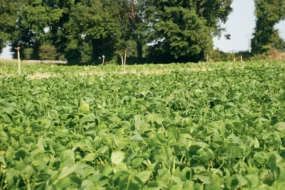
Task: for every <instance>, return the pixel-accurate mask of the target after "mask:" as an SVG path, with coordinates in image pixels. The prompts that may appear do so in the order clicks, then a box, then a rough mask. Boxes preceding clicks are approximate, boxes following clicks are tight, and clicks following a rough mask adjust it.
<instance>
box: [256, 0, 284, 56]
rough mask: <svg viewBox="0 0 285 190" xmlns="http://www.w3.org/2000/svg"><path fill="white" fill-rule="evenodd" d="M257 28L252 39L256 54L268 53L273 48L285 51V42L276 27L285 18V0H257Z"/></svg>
mask: <svg viewBox="0 0 285 190" xmlns="http://www.w3.org/2000/svg"><path fill="white" fill-rule="evenodd" d="M255 7H256V10H255V15H256V18H257V20H256V27H255V32H254V34H253V35H254V38H253V39H252V42H251V45H252V51H253V52H254V53H266V52H268V51H270V50H271V49H272V48H275V49H277V50H279V51H285V41H284V39H282V38H280V36H279V31H278V30H276V29H274V26H275V25H276V24H277V23H278V22H280V20H283V19H284V18H285V1H284V0H255Z"/></svg>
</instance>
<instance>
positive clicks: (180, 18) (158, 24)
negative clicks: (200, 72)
mask: <svg viewBox="0 0 285 190" xmlns="http://www.w3.org/2000/svg"><path fill="white" fill-rule="evenodd" d="M231 2H232V0H220V1H210V0H202V1H201V0H169V1H164V0H157V1H152V0H145V4H144V6H145V8H146V12H145V13H146V21H147V23H146V25H147V26H148V30H147V36H148V42H149V43H152V46H151V48H150V50H149V51H150V55H151V57H152V58H158V59H156V60H155V59H154V61H158V62H161V61H163V62H172V61H182V62H186V61H199V60H201V59H203V58H205V56H206V54H207V53H209V52H210V51H211V50H212V47H213V42H212V35H219V34H220V32H221V31H222V29H221V27H220V25H219V23H220V22H225V21H226V19H227V16H228V14H229V13H230V12H231V7H230V5H231ZM157 55H159V56H157Z"/></svg>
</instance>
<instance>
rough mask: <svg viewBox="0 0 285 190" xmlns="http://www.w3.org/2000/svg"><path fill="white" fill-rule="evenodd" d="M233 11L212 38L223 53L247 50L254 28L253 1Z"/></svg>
mask: <svg viewBox="0 0 285 190" xmlns="http://www.w3.org/2000/svg"><path fill="white" fill-rule="evenodd" d="M232 8H233V11H232V13H231V14H230V15H229V18H228V20H227V22H226V23H225V25H224V27H225V28H226V31H225V32H224V33H223V35H222V36H221V38H214V46H215V48H218V49H220V50H222V51H224V52H238V51H242V50H249V48H250V46H249V45H250V39H251V38H252V33H253V30H254V27H255V16H254V2H253V0H234V2H233V4H232ZM276 28H277V29H279V32H280V36H281V37H282V38H283V39H285V21H282V22H280V23H279V24H277V25H276ZM225 34H230V35H231V39H230V40H226V39H225V37H224V35H225ZM11 57H12V56H11V55H10V52H9V47H7V48H5V49H4V50H3V53H2V54H1V55H0V58H5V59H9V58H11Z"/></svg>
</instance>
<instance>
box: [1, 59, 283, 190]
mask: <svg viewBox="0 0 285 190" xmlns="http://www.w3.org/2000/svg"><path fill="white" fill-rule="evenodd" d="M284 186H285V62H284V61H279V62H247V63H209V64H206V63H199V64H170V65H133V66H126V67H122V66H112V65H107V66H104V67H102V66H81V67H80V66H72V67H71V66H70V67H69V66H56V65H43V64H36V65H29V64H24V65H22V74H21V75H19V74H17V65H16V63H15V64H14V63H0V189H4V190H6V189H28V190H29V189H82V190H83V189H110V190H111V189H120V190H127V189H130V190H137V189H148V190H160V189H161V190H163V189H174V190H180V189H186V190H191V189H197V190H202V189H208V190H220V189H250V190H251V189H258V190H260V189H280V190H281V189H284Z"/></svg>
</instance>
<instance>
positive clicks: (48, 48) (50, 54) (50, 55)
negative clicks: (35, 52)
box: [39, 45, 57, 60]
mask: <svg viewBox="0 0 285 190" xmlns="http://www.w3.org/2000/svg"><path fill="white" fill-rule="evenodd" d="M39 56H40V59H41V60H56V57H57V53H56V48H55V47H54V46H52V45H42V46H41V47H40V52H39Z"/></svg>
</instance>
